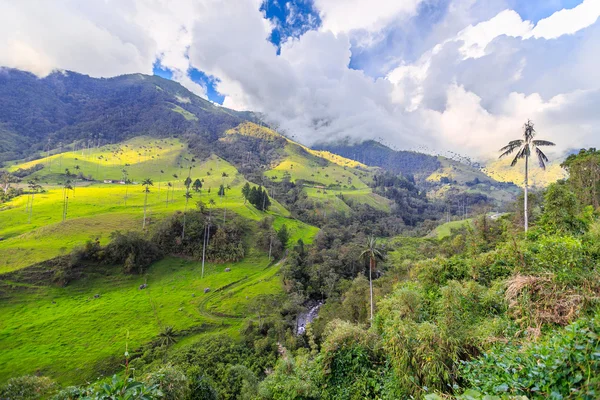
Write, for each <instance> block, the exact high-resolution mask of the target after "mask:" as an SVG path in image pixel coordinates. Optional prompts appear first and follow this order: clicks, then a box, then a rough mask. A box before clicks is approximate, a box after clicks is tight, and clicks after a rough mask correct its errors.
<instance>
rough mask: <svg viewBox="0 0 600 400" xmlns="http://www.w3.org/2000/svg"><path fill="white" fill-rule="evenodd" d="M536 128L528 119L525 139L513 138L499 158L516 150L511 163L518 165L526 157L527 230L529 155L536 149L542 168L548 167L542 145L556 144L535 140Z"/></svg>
mask: <svg viewBox="0 0 600 400" xmlns="http://www.w3.org/2000/svg"><path fill="white" fill-rule="evenodd" d="M535 134H536V132H535V129H534V128H533V122H531V120H527V122H526V123H525V125H523V139H517V140H511V141H510V142H508V144H507V145H506V146H504V147H503V148H501V149H500V152H501V153H502V154H500V157H499V158H503V157H506V156H508V155H510V154H512V153H513V152H515V150H516V151H517V154H516V156H515V158H514V159H513V160H512V163H511V164H510V166H511V167H514V166H515V165H517V163H518V162H519V160H520V159H525V200H524V211H523V214H524V221H525V232H527V230H528V229H529V215H528V210H527V196H528V189H529V157H530V156H531V155H532V152H533V151H535V155H536V156H537V159H538V163H539V165H540V167H541V168H542V169H544V170H545V169H546V163H547V162H548V157H546V155H545V154H544V152H543V151H542V150H540V147H542V146H554V145H555V144H554V143H552V142H549V141H547V140H534V139H533V138H534V137H535Z"/></svg>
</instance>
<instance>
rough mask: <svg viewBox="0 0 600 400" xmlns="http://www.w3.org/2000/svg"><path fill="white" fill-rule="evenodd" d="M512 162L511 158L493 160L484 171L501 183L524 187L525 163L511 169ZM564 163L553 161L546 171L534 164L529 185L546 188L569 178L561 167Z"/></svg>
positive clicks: (561, 160)
mask: <svg viewBox="0 0 600 400" xmlns="http://www.w3.org/2000/svg"><path fill="white" fill-rule="evenodd" d="M511 161H512V160H511V159H509V158H505V159H502V160H492V161H490V162H488V163H487V164H486V165H485V167H483V169H482V171H483V172H484V173H485V174H486V175H488V176H490V177H492V178H494V179H495V180H497V181H499V182H511V183H514V184H515V185H518V186H523V180H524V178H523V177H524V176H525V166H524V165H523V163H519V164H517V165H515V166H514V167H511V166H510V163H511ZM562 162H563V159H562V158H560V159H558V160H552V161H551V162H550V163H548V165H546V170H543V169H541V168H539V167H538V166H537V164H536V163H533V165H532V168H530V169H529V184H530V185H531V186H532V187H539V188H544V187H546V186H548V185H549V184H551V183H553V182H556V181H558V180H560V179H565V178H567V177H568V174H567V172H566V171H565V170H564V169H563V168H562V167H561V166H560V164H561V163H562Z"/></svg>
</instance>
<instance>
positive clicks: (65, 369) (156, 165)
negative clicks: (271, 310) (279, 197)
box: [0, 138, 318, 384]
mask: <svg viewBox="0 0 600 400" xmlns="http://www.w3.org/2000/svg"><path fill="white" fill-rule="evenodd" d="M37 164H42V165H44V168H43V169H40V170H38V171H36V172H34V173H33V174H32V175H30V176H28V177H27V178H26V180H30V179H34V178H35V179H37V181H38V182H40V184H41V185H42V186H43V191H42V192H39V193H36V194H35V195H34V197H33V207H32V212H31V221H29V212H27V208H28V203H29V201H30V195H29V194H25V195H22V196H19V197H16V198H14V199H12V200H11V201H9V202H7V203H4V204H3V205H2V208H1V209H0V238H2V240H0V255H1V257H0V297H1V298H2V302H1V303H0V347H1V348H2V349H3V350H2V352H1V354H0V381H3V380H6V379H8V378H9V377H12V376H18V375H23V374H32V373H42V374H45V375H49V376H52V377H54V378H56V379H57V380H58V381H59V382H61V383H64V384H72V383H81V382H83V381H86V380H93V379H95V378H97V377H98V375H99V374H103V373H112V371H114V369H115V368H116V367H118V365H119V364H120V363H121V362H122V360H121V358H122V357H121V355H122V354H123V353H124V351H125V348H126V346H128V348H129V349H133V350H135V349H136V348H139V347H140V346H142V345H145V344H148V343H149V342H151V341H152V340H154V339H156V338H157V336H158V335H159V333H160V332H161V330H162V329H164V328H165V327H166V326H172V327H173V329H174V330H175V331H176V332H178V333H180V334H181V337H180V339H182V340H181V342H185V343H187V342H190V341H193V340H197V339H198V338H200V337H202V336H203V335H213V334H223V333H226V334H228V335H230V336H236V335H239V328H240V325H241V323H242V320H243V317H246V316H247V315H248V306H249V304H251V303H252V301H253V299H254V298H255V297H256V296H259V295H262V294H275V293H281V292H282V286H281V282H280V279H279V276H278V273H279V266H278V265H272V264H271V262H270V260H268V258H267V255H266V254H263V253H261V252H258V251H257V250H255V249H250V254H249V255H247V256H246V258H244V259H243V260H242V261H240V262H237V263H229V264H218V265H217V264H208V265H207V266H206V273H205V276H204V278H201V263H200V262H199V261H194V260H184V259H179V258H173V257H168V258H165V259H163V260H161V261H158V262H156V263H155V264H153V265H152V266H151V267H150V269H149V270H148V271H147V273H146V274H144V275H143V276H140V275H125V274H123V273H122V272H121V269H120V268H121V267H120V266H105V267H96V268H97V270H93V271H86V273H85V275H84V277H83V278H81V279H80V280H77V281H74V282H71V283H70V284H69V285H68V286H66V287H57V286H54V285H52V284H50V283H48V284H44V285H41V284H36V285H32V284H24V283H15V282H11V281H8V280H6V279H3V278H2V275H1V274H4V273H7V272H11V271H15V270H18V269H22V268H26V267H28V266H30V265H33V264H36V263H39V262H41V261H45V260H48V259H51V258H54V257H56V256H58V255H61V254H66V253H68V252H69V251H71V250H72V249H73V248H75V247H77V246H81V245H83V244H85V242H86V241H88V240H95V239H96V238H97V239H98V240H99V241H100V243H101V244H107V243H108V242H109V241H110V234H111V232H114V231H116V230H120V231H129V230H138V231H141V230H142V222H143V214H144V202H145V200H146V203H147V206H146V208H147V209H146V212H147V222H148V223H149V228H147V229H150V230H151V229H152V225H153V224H154V223H156V222H157V221H158V220H160V219H161V218H164V217H166V216H168V215H171V214H172V213H174V212H177V211H183V210H184V208H185V207H186V204H185V202H186V200H185V196H184V194H185V192H186V188H185V184H184V180H185V179H186V178H187V176H188V174H189V176H190V178H191V179H192V181H194V180H196V179H200V180H201V182H202V188H201V189H200V190H199V191H194V190H193V189H192V190H191V193H192V198H191V200H190V201H189V204H188V208H194V207H196V203H197V202H202V203H203V204H204V206H206V207H208V208H209V209H211V210H212V211H213V212H214V213H217V212H218V213H219V214H218V217H217V218H219V219H220V218H226V212H229V213H230V212H235V213H237V214H239V215H241V216H242V217H245V218H248V219H251V220H255V221H256V220H260V219H263V218H265V217H266V216H271V217H272V218H273V226H274V228H275V229H280V228H281V227H282V226H283V225H284V224H285V225H286V227H287V229H288V232H289V234H290V245H292V244H293V243H295V242H296V241H297V240H298V239H302V240H304V242H305V243H311V242H312V239H313V237H314V236H315V235H316V233H317V232H318V228H316V227H313V226H310V225H307V224H304V223H302V222H300V221H298V220H294V219H292V218H290V213H289V212H288V211H287V210H286V209H285V208H284V207H283V206H281V205H280V204H279V203H278V202H277V201H275V200H274V199H272V206H271V207H270V209H269V211H268V212H261V211H258V210H257V209H256V208H254V207H253V206H251V205H250V204H249V203H247V202H245V201H244V198H243V196H242V193H241V188H242V187H243V185H244V184H245V183H246V182H247V181H246V179H245V178H244V177H243V176H242V175H241V174H240V173H239V172H238V171H237V169H236V168H235V167H234V166H233V165H231V164H229V163H228V162H226V161H225V160H223V159H220V158H219V157H217V156H214V155H212V156H210V157H209V158H207V159H204V160H197V159H195V158H194V157H193V156H192V155H191V154H188V153H187V152H186V150H185V148H184V146H183V145H182V143H181V142H179V141H178V140H176V139H149V138H135V139H133V140H130V141H127V142H124V143H121V144H118V145H107V146H102V147H98V148H90V149H87V148H85V149H79V150H77V151H68V152H64V153H61V154H51V155H49V156H48V157H44V158H41V159H39V160H34V161H26V162H16V163H14V164H13V165H11V166H9V167H8V169H9V170H10V171H17V170H19V169H26V168H31V167H33V166H35V165H37ZM67 169H68V170H69V174H70V176H67V174H66V170H67ZM123 170H125V171H126V173H124V172H123ZM79 173H81V174H82V175H83V177H87V176H88V175H91V176H92V177H93V179H94V180H93V181H90V180H86V179H81V177H79V178H77V177H76V176H75V175H77V174H79ZM146 178H150V179H152V180H153V185H152V186H150V187H149V190H150V191H149V193H148V194H147V199H145V197H146V193H145V192H144V187H143V185H142V184H141V182H142V181H143V180H144V179H146ZM105 179H106V180H111V181H114V183H103V181H104V180H105ZM125 179H128V180H129V181H131V183H130V184H122V183H119V181H121V180H125ZM66 180H70V181H71V182H72V186H73V189H72V190H67V191H66V192H67V194H68V197H69V199H68V212H67V219H66V220H65V221H62V214H63V198H64V197H63V196H64V191H65V189H64V187H63V186H64V183H65V181H66ZM220 185H223V186H224V187H225V188H226V191H225V196H219V195H218V189H219V186H220ZM19 186H20V187H22V188H25V183H21V184H19ZM230 215H231V214H230ZM226 268H230V269H231V271H230V272H225V269H226ZM143 283H146V284H147V285H148V287H147V288H146V289H145V290H140V289H139V286H140V285H141V284H143ZM205 288H210V289H211V290H210V292H208V293H204V289H205ZM179 345H180V344H177V345H176V346H179Z"/></svg>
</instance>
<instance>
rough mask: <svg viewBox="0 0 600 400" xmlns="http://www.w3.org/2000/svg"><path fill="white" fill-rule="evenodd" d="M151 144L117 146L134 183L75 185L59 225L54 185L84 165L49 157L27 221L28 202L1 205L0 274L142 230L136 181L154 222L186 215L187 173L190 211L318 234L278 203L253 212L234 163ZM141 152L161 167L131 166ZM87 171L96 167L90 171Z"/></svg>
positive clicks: (297, 234) (108, 171) (174, 144)
mask: <svg viewBox="0 0 600 400" xmlns="http://www.w3.org/2000/svg"><path fill="white" fill-rule="evenodd" d="M156 142H157V143H154V144H153V145H152V146H149V145H148V146H145V145H142V144H141V143H147V141H146V142H143V141H141V139H140V138H136V139H133V140H131V141H129V142H125V143H123V144H121V145H119V146H118V147H119V148H121V149H129V150H127V151H125V152H124V153H123V154H121V159H120V162H125V163H126V164H129V165H130V166H129V167H125V168H126V169H128V171H129V173H128V176H129V179H130V180H132V181H133V182H135V183H132V184H130V185H124V184H119V183H117V184H113V183H97V182H94V183H90V182H86V181H76V180H74V182H75V183H74V185H73V190H68V195H69V202H68V213H67V219H66V221H64V222H63V221H62V202H63V190H64V189H63V188H62V186H61V185H58V182H56V180H57V179H62V180H65V179H67V177H66V176H65V175H64V169H65V168H71V170H73V171H74V165H75V164H74V163H75V162H78V163H79V162H81V161H82V160H80V159H78V160H75V158H78V157H75V155H74V154H73V153H72V152H69V153H63V154H62V155H52V156H50V158H51V159H52V165H54V166H53V167H52V166H48V167H44V168H43V169H42V170H39V171H37V172H35V173H34V174H33V176H32V177H37V178H38V179H39V181H40V182H42V186H43V187H44V190H45V191H44V192H42V193H38V194H36V195H35V196H34V200H33V207H32V209H33V212H32V213H31V223H29V217H28V213H27V212H26V208H27V203H28V201H29V200H28V196H19V197H17V198H15V199H13V200H12V201H9V202H8V203H5V204H4V205H3V208H2V209H0V238H2V240H1V241H0V254H2V257H1V258H0V273H5V272H10V271H13V270H16V269H20V268H24V267H27V266H29V265H32V264H35V263H38V262H40V261H44V260H47V259H50V258H53V257H56V256H57V255H60V254H63V253H66V252H69V251H70V250H71V249H73V248H74V247H76V246H78V245H82V244H84V243H85V242H86V241H87V240H93V239H96V238H98V239H99V240H100V243H102V244H106V243H107V242H108V240H109V235H110V233H111V232H113V231H115V230H121V231H127V230H136V229H140V230H141V228H142V222H143V209H144V197H145V193H144V188H143V186H142V185H141V184H140V182H142V181H143V179H145V178H151V179H153V180H154V182H153V186H150V188H149V189H150V192H149V193H148V198H147V211H146V212H147V218H148V219H149V221H150V222H151V223H152V222H153V221H157V220H158V219H160V218H162V217H164V216H166V215H170V214H172V213H173V212H175V211H177V210H184V208H185V202H186V201H185V197H184V194H185V192H186V189H185V185H184V180H185V179H186V178H187V176H188V174H189V176H190V177H191V179H192V180H196V179H200V180H202V181H203V184H202V185H203V186H202V189H200V191H199V192H195V191H194V190H192V191H191V193H192V198H191V200H190V201H189V204H188V207H192V208H193V207H195V206H196V203H197V202H198V201H201V202H203V203H204V204H205V205H207V206H209V207H213V208H219V209H227V210H230V211H234V212H236V213H237V214H239V215H241V216H243V217H246V218H250V219H253V220H259V219H262V218H264V217H265V216H267V215H271V216H273V217H274V225H275V227H276V228H279V227H281V225H283V224H284V223H285V224H286V225H287V227H288V228H289V229H290V231H291V232H290V233H291V239H292V240H293V241H296V240H297V239H299V238H305V239H308V240H310V238H311V237H312V235H314V234H315V233H316V231H317V229H316V228H314V227H311V226H309V225H306V224H303V223H301V222H299V221H296V220H292V219H289V218H288V217H289V215H290V214H289V212H288V211H287V210H286V209H285V208H284V207H283V206H281V205H280V204H279V203H278V202H277V201H276V200H272V206H271V207H270V209H269V211H268V212H267V213H264V212H261V211H258V210H256V209H255V208H254V207H253V206H251V205H250V204H249V203H247V202H245V201H244V198H243V196H242V194H241V188H242V187H243V185H244V184H245V183H246V182H247V181H246V180H245V179H244V177H243V176H242V175H241V174H240V173H239V172H238V171H237V169H236V168H235V167H234V166H233V165H231V164H229V163H228V162H226V161H225V160H223V159H220V158H219V157H216V156H214V155H213V156H211V157H210V158H208V159H206V160H195V159H194V157H192V156H191V155H189V154H186V153H185V151H184V149H183V148H182V147H181V145H180V143H179V142H178V141H177V140H174V139H172V140H170V141H166V140H165V141H164V142H161V141H160V140H157V141H156ZM142 146H144V147H146V148H151V149H152V151H150V150H148V153H151V152H154V153H156V154H161V157H162V158H161V162H160V163H159V162H155V161H148V160H143V159H142V158H141V157H140V159H139V162H136V160H135V157H136V155H137V153H138V152H139V150H140V149H141V148H142ZM114 147H115V145H109V146H105V147H104V148H103V147H101V148H99V149H97V150H96V152H95V153H94V154H95V156H94V157H91V160H92V162H93V163H96V162H100V163H101V161H97V160H102V159H104V157H108V156H107V154H109V153H110V151H109V150H110V149H112V148H114ZM159 147H160V148H159ZM161 151H162V153H161ZM110 154H112V153H110ZM77 155H79V154H78V153H77ZM99 155H103V158H98V157H99ZM57 159H58V160H60V159H62V161H61V163H60V167H59V166H57V164H58V161H57ZM36 163H42V164H44V165H46V164H50V160H49V159H47V158H43V159H41V160H36V161H31V162H27V163H20V164H15V165H13V166H11V168H10V169H11V170H13V171H14V170H17V169H18V168H29V167H31V166H33V165H35V164H36ZM184 163H189V166H188V167H187V168H183V165H184ZM77 165H80V169H81V170H83V171H84V174H85V170H86V169H87V168H88V167H87V166H86V167H82V165H85V164H83V163H80V164H77ZM185 165H187V164H185ZM189 167H191V169H190V168H189ZM90 168H91V169H92V170H93V169H94V167H93V166H91V167H90ZM121 169H123V166H122V165H121V166H112V165H111V163H110V162H108V164H107V165H104V164H102V166H101V168H99V169H98V170H99V171H100V173H101V175H103V176H106V177H110V178H107V179H111V180H112V179H115V180H116V179H120V178H119V175H118V172H119V171H120V170H121ZM60 171H63V174H62V175H60V174H58V173H59V172H60ZM161 171H162V172H161ZM57 174H58V175H57ZM223 174H225V176H224V175H223ZM173 175H177V177H174V176H173ZM57 177H58V178H57ZM28 179H30V177H28ZM71 179H74V178H71ZM45 182H49V184H45ZM169 184H170V185H171V186H169ZM221 184H223V185H224V186H225V187H226V188H227V187H228V188H229V189H227V190H226V192H225V196H219V195H218V188H219V186H220V185H221ZM211 200H212V201H213V202H214V205H213V206H211V205H210V202H211Z"/></svg>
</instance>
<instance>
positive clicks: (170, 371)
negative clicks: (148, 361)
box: [145, 365, 190, 400]
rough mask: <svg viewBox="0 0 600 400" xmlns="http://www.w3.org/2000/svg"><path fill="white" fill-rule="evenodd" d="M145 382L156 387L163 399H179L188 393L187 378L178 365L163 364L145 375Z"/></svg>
mask: <svg viewBox="0 0 600 400" xmlns="http://www.w3.org/2000/svg"><path fill="white" fill-rule="evenodd" d="M145 381H146V383H147V384H148V385H150V386H151V387H156V388H158V389H159V390H160V391H161V392H162V394H163V397H162V398H164V399H166V400H181V399H187V398H188V397H189V395H190V385H189V382H188V378H187V377H186V376H185V374H184V373H183V371H182V370H181V369H180V368H179V367H175V366H173V365H165V366H163V367H161V368H160V369H158V370H157V371H154V372H151V373H150V374H148V375H147V376H146V379H145Z"/></svg>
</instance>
